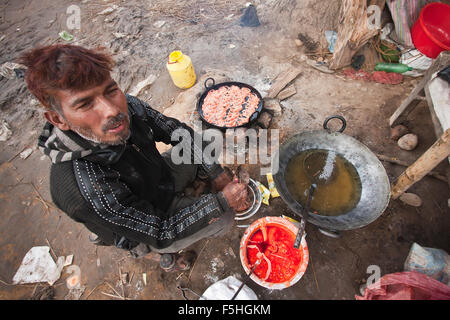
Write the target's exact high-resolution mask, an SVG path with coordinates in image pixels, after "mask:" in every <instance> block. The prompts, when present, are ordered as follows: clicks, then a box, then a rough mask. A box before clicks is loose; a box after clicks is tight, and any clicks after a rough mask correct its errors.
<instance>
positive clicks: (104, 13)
mask: <svg viewBox="0 0 450 320" xmlns="http://www.w3.org/2000/svg"><path fill="white" fill-rule="evenodd" d="M117 8H118V6H117V5H113V6H112V7H109V8H106V9H105V10H103V11H101V12H99V13H98V14H99V15H100V14H101V15H107V14H110V13H111V12H113V11H114V10H116V9H117Z"/></svg>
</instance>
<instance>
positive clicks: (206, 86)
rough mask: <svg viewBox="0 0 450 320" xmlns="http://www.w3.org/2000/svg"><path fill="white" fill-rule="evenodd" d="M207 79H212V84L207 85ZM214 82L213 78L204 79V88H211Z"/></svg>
mask: <svg viewBox="0 0 450 320" xmlns="http://www.w3.org/2000/svg"><path fill="white" fill-rule="evenodd" d="M208 80H212V85H210V86H208V85H207V84H206V83H207V82H208ZM215 84H216V81H215V80H214V78H207V79H206V80H205V88H206V89H209V88H211V87H212V86H214V85H215Z"/></svg>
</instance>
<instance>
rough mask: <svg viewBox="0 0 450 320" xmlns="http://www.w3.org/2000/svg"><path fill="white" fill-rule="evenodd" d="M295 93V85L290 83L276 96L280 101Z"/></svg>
mask: <svg viewBox="0 0 450 320" xmlns="http://www.w3.org/2000/svg"><path fill="white" fill-rule="evenodd" d="M296 93H297V89H295V86H294V85H293V84H291V85H290V86H287V87H286V89H283V90H282V91H281V92H280V93H279V94H278V96H277V98H278V99H280V101H282V100H285V99H287V98H289V97H292V96H293V95H294V94H296Z"/></svg>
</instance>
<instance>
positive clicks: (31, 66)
mask: <svg viewBox="0 0 450 320" xmlns="http://www.w3.org/2000/svg"><path fill="white" fill-rule="evenodd" d="M102 51H103V48H98V49H95V50H90V49H86V48H83V47H80V46H75V45H68V44H56V45H51V46H47V47H39V48H35V49H33V50H31V51H29V52H27V53H25V54H24V55H23V56H22V57H21V58H20V59H19V62H20V63H22V64H24V65H25V66H27V68H28V69H27V71H26V73H25V81H26V84H27V87H28V90H30V92H31V93H32V94H33V95H35V96H36V98H37V99H38V100H39V101H40V102H41V103H42V104H43V105H44V106H45V107H46V108H47V109H53V110H59V109H60V108H59V103H58V101H56V99H55V96H54V93H55V91H57V90H65V89H71V90H84V89H88V88H92V87H95V86H98V85H100V84H102V83H103V82H104V81H105V80H106V79H107V78H108V76H109V75H110V72H111V70H112V68H113V67H114V60H113V59H112V57H111V56H110V55H109V54H107V53H105V52H102Z"/></svg>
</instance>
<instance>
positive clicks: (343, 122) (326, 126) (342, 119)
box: [323, 115, 347, 132]
mask: <svg viewBox="0 0 450 320" xmlns="http://www.w3.org/2000/svg"><path fill="white" fill-rule="evenodd" d="M331 119H339V120H341V122H342V127H341V128H340V129H339V130H338V131H337V132H344V130H345V128H346V127H347V121H345V118H344V117H343V116H338V115H335V116H330V117H327V118H326V119H325V121H324V122H323V128H324V129H325V130H327V131H328V132H331V130H330V129H329V128H328V122H329V121H330V120H331Z"/></svg>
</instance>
